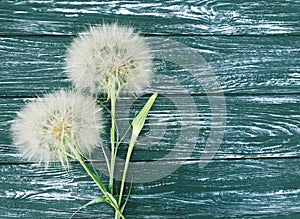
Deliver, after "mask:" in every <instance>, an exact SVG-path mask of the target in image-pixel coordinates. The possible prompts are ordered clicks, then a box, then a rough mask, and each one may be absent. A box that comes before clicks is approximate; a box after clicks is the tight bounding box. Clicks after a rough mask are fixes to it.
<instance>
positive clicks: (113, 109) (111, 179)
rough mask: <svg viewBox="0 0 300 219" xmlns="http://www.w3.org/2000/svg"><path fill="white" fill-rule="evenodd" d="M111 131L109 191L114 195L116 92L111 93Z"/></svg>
mask: <svg viewBox="0 0 300 219" xmlns="http://www.w3.org/2000/svg"><path fill="white" fill-rule="evenodd" d="M111 93H112V94H111V129H110V141H111V160H110V176H109V190H110V193H111V194H112V195H113V187H114V169H115V158H116V152H115V123H116V95H115V92H114V91H113V92H111Z"/></svg>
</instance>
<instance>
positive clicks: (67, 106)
mask: <svg viewBox="0 0 300 219" xmlns="http://www.w3.org/2000/svg"><path fill="white" fill-rule="evenodd" d="M101 116H102V114H101V109H100V108H98V107H97V106H96V104H95V103H94V101H93V99H91V98H90V97H86V96H83V95H82V94H80V93H78V92H77V93H73V92H71V91H64V90H60V91H57V92H55V93H52V94H48V95H45V97H44V98H38V99H37V100H36V101H32V102H29V103H28V104H27V105H26V106H25V107H24V109H23V110H21V111H20V112H19V113H18V115H17V118H16V119H15V121H14V123H13V125H12V132H13V138H14V142H15V144H16V145H18V146H20V151H21V153H22V154H23V156H24V157H25V158H26V159H28V160H34V161H39V162H40V163H44V164H45V166H48V165H49V163H50V162H52V161H60V162H61V163H62V164H63V165H65V164H68V157H67V153H68V154H71V155H72V154H73V152H74V149H75V148H76V149H78V151H79V152H80V153H81V154H82V155H84V156H87V157H88V156H90V154H91V153H92V152H93V151H94V150H95V149H96V148H97V147H98V146H99V144H100V143H101V138H100V133H101V131H102V129H103V124H102V120H101Z"/></svg>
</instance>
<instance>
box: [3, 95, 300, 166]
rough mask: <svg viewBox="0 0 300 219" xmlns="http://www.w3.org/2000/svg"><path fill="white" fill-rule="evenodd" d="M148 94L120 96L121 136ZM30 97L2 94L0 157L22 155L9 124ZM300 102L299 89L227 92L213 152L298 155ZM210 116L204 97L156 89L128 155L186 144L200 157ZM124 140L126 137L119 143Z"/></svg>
mask: <svg viewBox="0 0 300 219" xmlns="http://www.w3.org/2000/svg"><path fill="white" fill-rule="evenodd" d="M126 99H127V100H126ZM146 99H147V98H146V97H144V98H139V99H136V100H135V99H134V98H130V99H129V100H128V98H123V101H122V100H121V101H120V102H121V103H120V104H119V105H118V110H117V117H118V118H117V119H118V121H119V122H118V124H119V130H120V136H122V133H124V132H125V130H126V129H127V127H128V126H129V125H130V121H132V119H133V116H134V115H135V114H136V113H137V112H138V111H139V110H140V109H141V107H142V105H143V103H144V102H145V101H146ZM186 99H190V101H187V100H186ZM29 100H32V99H22V98H15V99H10V98H6V99H0V133H1V134H0V149H1V153H0V163H1V162H20V161H21V160H20V155H19V153H18V150H17V148H16V147H15V146H14V145H13V144H12V142H11V136H10V125H11V123H12V122H13V121H12V120H13V119H14V117H15V116H16V113H17V111H18V110H20V109H21V108H22V107H23V106H24V103H25V102H28V101H29ZM124 101H125V102H124ZM187 104H190V105H187ZM299 104H300V96H299V95H288V96H284V95H272V96H270V95H267V96H252V97H249V96H238V97H227V98H226V111H227V113H226V115H224V116H226V124H224V125H218V126H217V127H218V128H220V129H223V128H224V129H225V132H224V138H223V140H222V144H221V145H220V148H219V149H218V152H217V154H216V155H215V158H217V159H219V158H220V159H227V158H269V157H297V156H300V148H299V147H300V141H299V134H300V114H299ZM193 108H194V109H193ZM190 109H193V110H190ZM213 116H214V115H213V114H212V111H211V107H210V105H209V102H208V99H207V98H206V97H203V96H182V97H180V96H162V95H160V96H159V97H158V99H157V101H156V103H155V104H154V106H153V108H152V110H151V111H150V114H149V120H147V122H146V126H145V128H144V129H143V132H142V135H141V137H140V140H138V143H137V147H136V149H135V151H134V154H133V158H132V159H133V160H137V161H142V160H155V159H160V158H163V157H164V156H166V155H167V154H168V153H170V151H174V150H175V151H176V153H175V154H173V157H172V159H179V160H181V159H186V154H185V152H186V151H187V150H192V152H191V154H190V159H200V158H201V157H202V156H203V153H204V148H205V145H206V144H207V141H208V139H209V135H210V133H211V132H212V126H213V125H214V124H213V123H212V117H213ZM107 119H109V118H108V115H107ZM120 125H121V126H120ZM194 135H198V136H194ZM103 137H104V139H105V145H109V142H108V140H109V128H107V130H106V134H104V135H103ZM128 143H129V139H126V140H125V143H124V145H123V147H125V148H126V145H127V144H128ZM175 145H176V146H175ZM121 150H122V148H121Z"/></svg>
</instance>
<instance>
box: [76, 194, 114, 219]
mask: <svg viewBox="0 0 300 219" xmlns="http://www.w3.org/2000/svg"><path fill="white" fill-rule="evenodd" d="M99 202H105V203H108V201H107V200H106V199H105V198H103V197H102V196H99V197H97V198H95V199H93V200H91V201H89V202H88V203H86V204H85V205H83V206H81V207H80V208H78V209H77V211H75V212H74V213H73V214H72V216H71V217H70V219H71V218H72V217H74V216H75V214H77V213H78V212H79V211H81V210H82V209H84V208H86V207H87V206H89V205H92V204H96V203H99Z"/></svg>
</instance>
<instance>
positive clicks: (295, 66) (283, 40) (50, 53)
mask: <svg viewBox="0 0 300 219" xmlns="http://www.w3.org/2000/svg"><path fill="white" fill-rule="evenodd" d="M147 39H148V42H150V41H151V46H152V48H153V50H154V51H155V52H154V54H157V53H159V52H166V51H167V52H168V54H170V55H171V58H173V59H178V60H181V58H180V57H182V56H180V55H182V54H184V52H186V51H190V50H192V51H193V52H197V53H198V55H199V57H202V58H203V59H205V60H206V61H207V63H208V65H210V67H211V69H212V72H213V73H214V74H215V75H216V78H217V80H218V81H219V84H220V89H221V90H222V91H223V92H225V94H233V93H234V94H251V95H252V94H267V93H276V94H278V93H299V90H300V89H299V88H300V67H299V55H300V51H299V49H298V47H299V43H300V41H299V37H292V36H290V37H287V36H285V37H172V38H165V37H162V38H152V37H151V38H147ZM154 39H155V40H154ZM166 39H168V40H171V41H173V42H177V43H181V44H182V45H184V46H186V47H185V48H184V49H182V48H181V49H180V50H179V49H178V50H177V49H176V48H167V49H166V48H163V47H162V43H161V41H164V40H166ZM0 40H1V41H0V55H1V57H2V58H1V60H0V66H1V67H0V71H1V78H0V96H2V97H3V96H8V97H9V96H35V95H36V94H38V95H40V94H42V93H44V92H46V91H49V90H54V89H58V88H60V87H68V86H70V81H69V80H68V78H67V77H66V75H65V73H64V65H65V64H64V56H65V54H66V46H68V45H69V44H70V42H71V40H72V37H51V36H49V37H2V38H1V39H0ZM156 40H157V42H158V44H156V45H155V43H153V42H155V41H156ZM165 50H166V51H165ZM182 62H183V61H182ZM200 67H201V65H199V68H200ZM195 68H198V66H197V65H196V67H195ZM154 71H155V77H154V78H153V82H152V86H151V88H150V89H148V90H147V91H146V92H148V93H151V92H154V91H158V92H159V93H161V94H166V93H171V94H179V93H189V94H191V93H194V94H204V93H206V92H205V91H204V90H203V87H202V86H201V83H199V81H200V82H201V81H203V80H207V79H206V78H205V76H201V75H200V76H198V75H192V74H191V72H190V71H186V70H182V68H181V66H178V63H176V64H174V63H173V64H171V63H169V62H166V61H165V60H156V62H155V65H154ZM211 89H216V90H217V88H215V87H214V86H212V88H211Z"/></svg>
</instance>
